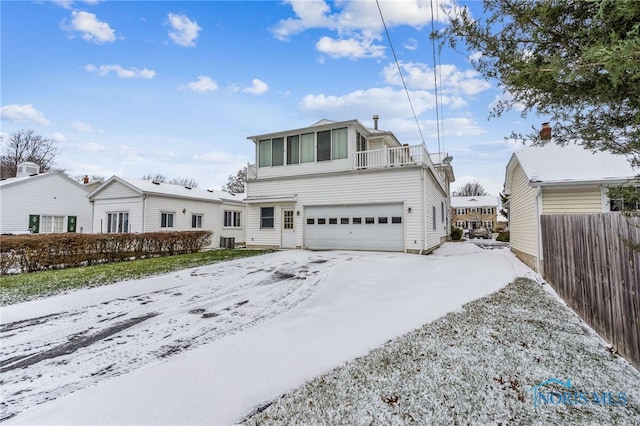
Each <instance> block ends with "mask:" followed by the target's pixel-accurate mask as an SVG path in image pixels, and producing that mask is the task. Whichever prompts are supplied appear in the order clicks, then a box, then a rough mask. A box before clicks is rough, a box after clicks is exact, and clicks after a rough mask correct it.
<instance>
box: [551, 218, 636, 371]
mask: <svg viewBox="0 0 640 426" xmlns="http://www.w3.org/2000/svg"><path fill="white" fill-rule="evenodd" d="M541 233H542V250H543V259H544V261H543V264H544V278H545V279H546V280H547V281H548V282H549V283H550V284H551V285H552V286H553V288H554V289H555V291H556V292H557V293H558V295H559V296H560V297H562V299H564V301H565V302H566V303H567V305H569V306H570V307H571V308H572V309H573V310H574V311H575V312H576V313H577V314H578V315H579V316H580V317H581V318H582V319H583V320H584V321H585V322H586V323H587V324H589V325H590V326H591V327H592V328H593V329H594V330H595V331H596V332H597V333H598V334H600V336H602V337H603V338H604V339H605V340H607V341H608V342H610V343H611V344H612V345H613V346H614V348H615V349H616V350H617V351H618V353H620V354H621V355H622V356H624V357H625V358H626V359H627V360H629V362H630V363H631V364H633V365H635V367H636V368H640V252H638V251H633V250H632V249H631V248H630V247H629V246H628V245H627V244H625V241H627V242H628V241H631V242H634V243H635V244H640V218H638V217H626V216H623V215H622V214H620V213H593V214H562V215H542V216H541Z"/></svg>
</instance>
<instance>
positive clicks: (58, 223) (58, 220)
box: [40, 216, 64, 234]
mask: <svg viewBox="0 0 640 426" xmlns="http://www.w3.org/2000/svg"><path fill="white" fill-rule="evenodd" d="M59 232H64V216H42V218H41V219H40V233H42V234H52V233H59Z"/></svg>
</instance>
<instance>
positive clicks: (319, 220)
mask: <svg viewBox="0 0 640 426" xmlns="http://www.w3.org/2000/svg"><path fill="white" fill-rule="evenodd" d="M326 223H327V219H324V218H320V219H318V225H325V224H326Z"/></svg>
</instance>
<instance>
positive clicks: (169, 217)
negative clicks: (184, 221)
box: [160, 213, 176, 228]
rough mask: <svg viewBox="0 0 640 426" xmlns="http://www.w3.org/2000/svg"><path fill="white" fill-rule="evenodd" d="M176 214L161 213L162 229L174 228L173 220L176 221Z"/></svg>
mask: <svg viewBox="0 0 640 426" xmlns="http://www.w3.org/2000/svg"><path fill="white" fill-rule="evenodd" d="M175 216H176V214H175V213H161V214H160V227H161V228H173V220H174V219H175Z"/></svg>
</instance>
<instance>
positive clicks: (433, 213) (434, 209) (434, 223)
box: [431, 206, 436, 231]
mask: <svg viewBox="0 0 640 426" xmlns="http://www.w3.org/2000/svg"><path fill="white" fill-rule="evenodd" d="M431 207H432V209H431V213H432V216H433V230H434V231H435V229H436V206H431Z"/></svg>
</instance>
